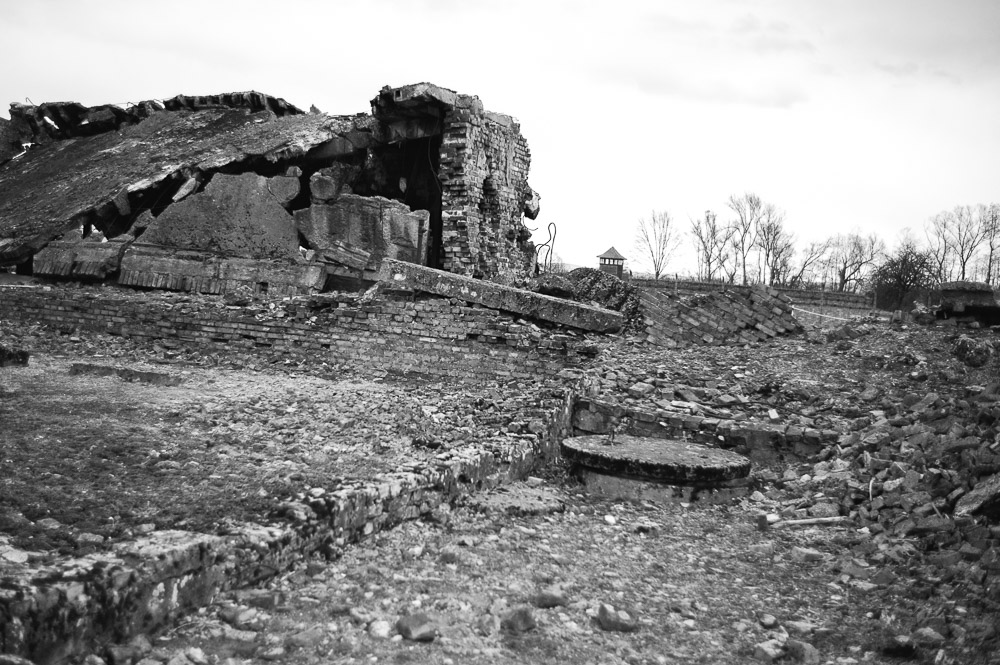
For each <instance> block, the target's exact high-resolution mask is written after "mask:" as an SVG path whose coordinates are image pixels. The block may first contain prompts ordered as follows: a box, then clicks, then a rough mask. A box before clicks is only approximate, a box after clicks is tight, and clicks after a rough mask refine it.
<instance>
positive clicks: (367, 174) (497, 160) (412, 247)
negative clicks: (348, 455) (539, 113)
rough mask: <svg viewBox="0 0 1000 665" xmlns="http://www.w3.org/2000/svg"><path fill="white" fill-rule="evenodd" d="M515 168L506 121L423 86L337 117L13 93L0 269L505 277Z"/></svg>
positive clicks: (214, 283) (215, 282)
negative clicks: (418, 270) (414, 270)
mask: <svg viewBox="0 0 1000 665" xmlns="http://www.w3.org/2000/svg"><path fill="white" fill-rule="evenodd" d="M529 165H530V152H529V150H528V145H527V142H526V141H525V139H524V137H523V136H521V133H520V129H519V126H518V124H517V122H516V121H515V120H513V119H512V118H510V117H509V116H505V115H501V114H497V113H492V112H490V111H487V110H485V109H484V108H483V105H482V103H481V102H480V101H479V99H478V98H477V97H472V96H468V95H460V94H457V93H455V92H453V91H450V90H446V89H444V88H441V87H438V86H435V85H432V84H429V83H419V84H415V85H408V86H403V87H398V88H390V87H385V88H383V89H382V90H381V91H380V92H379V94H378V95H377V96H376V97H375V98H374V99H373V100H372V101H371V114H357V115H353V116H331V115H327V114H323V113H318V112H313V113H303V112H302V111H300V110H299V109H297V108H295V107H294V106H291V105H290V104H288V103H287V102H285V101H284V100H282V99H277V98H274V97H271V96H268V95H264V94H260V93H256V92H249V93H234V94H225V95H215V96H208V97H185V96H178V97H174V98H172V99H169V100H166V101H165V102H162V103H160V102H153V101H150V102H142V103H140V104H138V105H135V106H132V107H130V108H128V109H121V108H119V107H116V106H98V107H91V108H88V107H84V106H82V105H80V104H77V103H53V104H42V105H39V106H24V105H20V104H13V105H12V106H11V120H10V121H4V120H0V268H3V267H5V266H6V267H10V266H17V267H18V271H19V272H24V273H32V274H35V275H38V276H47V277H63V278H70V279H95V280H104V281H106V282H117V283H119V284H122V285H128V286H138V287H148V288H162V289H170V290H191V291H200V292H207V293H222V292H227V291H232V290H234V289H236V288H238V287H241V286H243V287H250V288H252V289H253V290H254V291H256V292H268V293H272V294H295V293H309V292H316V291H322V290H329V289H331V288H339V287H342V286H344V285H350V286H356V285H357V284H358V283H364V282H366V281H372V280H373V279H374V276H375V273H376V271H377V270H378V267H379V264H380V262H381V260H382V259H383V258H386V257H388V258H394V259H399V260H402V261H406V262H410V263H415V264H420V265H424V266H428V267H431V268H438V269H442V270H445V271H448V272H452V273H457V274H461V275H468V276H474V277H481V278H485V279H498V280H500V281H505V280H506V279H509V278H511V277H516V276H520V275H524V274H526V273H528V272H530V271H531V270H532V268H533V262H534V259H535V253H534V246H533V245H532V243H531V242H530V235H531V234H530V231H529V230H528V229H527V228H526V227H525V226H524V221H523V220H524V216H527V217H529V218H531V219H534V218H535V216H536V215H537V214H538V211H539V203H538V201H539V199H538V195H537V194H536V193H535V192H534V191H533V190H532V189H531V187H530V186H529V185H528V169H529Z"/></svg>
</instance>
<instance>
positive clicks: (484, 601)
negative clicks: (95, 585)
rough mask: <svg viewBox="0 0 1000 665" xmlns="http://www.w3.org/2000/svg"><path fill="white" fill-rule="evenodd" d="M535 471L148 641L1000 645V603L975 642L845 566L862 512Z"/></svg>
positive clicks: (695, 649) (261, 659)
mask: <svg viewBox="0 0 1000 665" xmlns="http://www.w3.org/2000/svg"><path fill="white" fill-rule="evenodd" d="M533 485H534V486H533V487H532V486H530V485H518V486H512V487H510V488H507V489H504V490H501V491H500V493H498V494H495V495H494V496H493V497H492V498H486V499H481V500H476V501H474V502H472V503H470V504H469V505H464V506H458V507H456V508H454V509H453V510H450V511H447V512H439V513H436V514H435V515H433V516H432V518H431V519H428V520H425V521H422V522H412V523H408V524H404V525H402V526H400V527H399V528H397V529H394V530H391V531H389V532H386V533H382V534H379V535H377V536H375V537H374V538H372V539H371V540H368V541H366V542H364V543H363V544H361V545H359V546H357V547H354V548H351V549H349V550H348V551H347V552H346V554H345V555H344V556H343V557H342V558H341V559H339V560H337V561H334V562H326V561H322V560H313V561H310V562H309V563H308V564H307V565H305V566H303V567H301V568H300V569H298V570H296V571H294V572H292V573H290V574H287V575H285V576H284V577H281V578H280V579H275V580H273V581H272V582H271V583H270V584H268V585H267V586H266V587H264V588H261V589H253V590H243V591H237V592H234V593H231V594H229V595H228V596H227V597H226V598H224V599H222V600H221V601H220V602H219V603H217V604H216V605H215V606H213V607H210V608H207V609H206V610H205V611H204V612H202V613H201V614H199V615H198V616H194V617H191V618H190V620H189V621H187V622H186V623H184V624H182V625H181V626H179V627H178V628H176V629H175V630H173V631H171V633H170V634H168V635H167V636H165V637H164V638H162V639H160V640H158V641H156V642H155V643H154V644H153V645H142V644H140V645H138V647H140V648H141V649H142V651H143V653H144V654H145V656H146V657H147V658H151V659H154V660H157V661H159V662H167V661H169V662H170V663H171V664H172V665H186V663H187V662H188V661H191V662H194V663H199V662H202V663H205V662H210V663H216V662H218V663H229V664H235V663H237V662H239V663H266V662H281V663H295V664H299V663H303V664H304V663H321V662H343V663H374V662H388V663H402V662H414V663H442V664H448V663H484V664H485V663H552V664H555V663H565V662H578V663H635V664H637V663H745V662H760V661H761V660H763V661H767V660H770V658H768V657H767V656H766V653H767V650H768V649H774V650H776V653H778V654H781V655H782V656H783V657H784V658H787V659H788V660H789V662H817V663H838V664H844V665H847V664H849V663H858V662H864V663H895V662H901V661H900V660H898V659H896V658H894V657H890V656H889V655H887V654H888V653H896V652H894V651H892V649H894V648H895V647H896V646H897V636H905V637H906V638H907V640H909V636H910V635H916V637H914V638H913V644H914V646H913V649H912V651H909V652H907V653H908V654H909V656H910V657H911V658H915V659H916V660H918V661H920V662H951V663H973V662H1000V660H998V659H997V658H995V657H992V656H990V655H989V654H986V653H982V652H978V653H977V652H975V651H974V645H975V644H976V641H975V640H973V639H971V636H972V632H973V631H979V632H980V633H982V632H983V631H986V630H987V629H988V626H987V625H986V623H987V622H989V621H991V620H992V618H991V617H989V616H982V615H981V614H978V613H977V611H976V610H975V608H964V611H965V615H964V616H965V621H964V623H965V625H966V626H967V627H968V630H969V635H970V641H969V644H968V645H966V646H965V647H960V646H956V645H950V648H949V649H948V650H946V651H940V650H939V647H940V646H941V645H940V644H934V643H933V642H932V641H926V640H925V641H923V642H920V640H921V638H920V637H919V633H918V631H919V628H920V626H918V625H914V624H911V623H908V621H907V620H905V619H903V618H902V617H903V616H904V615H907V614H908V613H910V612H913V611H915V610H916V606H917V605H919V604H923V603H925V602H926V601H921V600H917V599H914V598H910V597H908V596H906V595H905V594H900V590H901V589H903V588H904V587H901V586H898V585H897V586H895V587H887V586H884V585H881V586H876V585H872V588H870V589H864V590H862V589H860V588H857V587H855V586H852V585H851V584H850V583H849V582H845V578H844V576H843V574H842V573H841V572H840V571H841V570H842V565H843V563H844V561H845V554H846V556H847V557H848V558H850V556H851V555H850V550H849V549H845V547H844V543H848V542H852V541H854V540H856V533H855V531H854V529H843V528H839V527H814V528H800V529H798V530H791V529H786V530H771V531H766V532H762V531H760V530H758V528H757V526H756V515H757V514H758V512H759V511H758V509H757V507H756V506H755V505H754V504H753V502H751V501H747V500H744V501H742V502H738V503H735V504H733V505H730V506H699V505H697V504H693V505H692V504H680V503H677V504H670V505H655V504H651V503H646V504H643V505H634V504H624V503H611V502H606V501H600V500H594V499H591V498H587V497H586V496H585V495H584V494H583V493H582V492H580V491H579V488H578V487H576V486H575V485H574V484H573V482H572V480H568V479H565V478H550V479H548V481H546V482H544V484H542V481H540V480H539V479H535V481H534V483H533ZM539 495H541V500H539ZM518 496H522V497H523V496H527V497H528V498H529V499H531V500H532V505H533V506H535V507H534V509H533V511H532V512H533V513H534V514H524V513H523V512H520V511H518V510H517V509H516V506H517V505H518V504H519V503H523V501H522V500H520V499H518ZM512 499H513V500H512ZM512 504H513V506H514V508H513V510H512V509H511V505H512ZM539 506H541V507H540V508H539ZM932 602H935V603H945V604H950V605H951V606H952V607H953V608H955V607H959V608H961V603H960V602H956V601H954V600H952V601H950V602H949V601H945V600H944V599H932ZM602 607H603V609H602ZM414 617H416V618H414ZM401 621H402V623H401ZM407 621H410V622H412V623H413V624H415V626H414V628H415V629H416V630H417V633H416V634H411V633H407V626H406V625H404V624H405V623H406V622H407ZM403 633H406V634H407V637H404V636H403ZM421 635H422V636H423V637H424V638H425V639H426V640H427V641H421V640H419V639H412V638H413V637H420V636H421ZM917 642H920V644H916V643H917ZM777 644H784V645H785V646H784V649H781V648H780V647H778V646H776V645H777ZM150 646H151V647H152V650H151V651H150V650H149V647H150ZM133 648H136V647H133ZM939 651H940V655H939ZM900 653H902V652H900ZM150 665H151V664H150Z"/></svg>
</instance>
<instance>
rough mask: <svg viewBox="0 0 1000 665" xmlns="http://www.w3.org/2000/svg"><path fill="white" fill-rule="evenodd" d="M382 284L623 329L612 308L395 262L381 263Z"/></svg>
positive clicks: (586, 326)
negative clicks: (603, 307)
mask: <svg viewBox="0 0 1000 665" xmlns="http://www.w3.org/2000/svg"><path fill="white" fill-rule="evenodd" d="M379 282H380V283H382V284H384V285H386V286H388V287H390V288H393V289H408V290H412V291H423V292H425V293H432V294H434V295H439V296H444V297H447V298H458V299H460V300H464V301H466V302H471V303H476V304H479V305H483V306H485V307H489V308H491V309H499V310H503V311H507V312H513V313H515V314H520V315H521V316H525V317H527V318H531V319H536V320H539V321H548V322H551V323H558V324H561V325H565V326H571V327H573V328H579V329H581V330H590V331H594V332H602V333H608V332H615V331H617V330H620V329H621V327H622V324H623V322H624V320H623V318H622V315H621V314H620V313H619V312H613V311H611V310H609V309H602V308H600V307H594V306H593V305H585V304H583V303H578V302H573V301H572V300H563V299H561V298H553V297H552V296H546V295H543V294H541V293H533V292H531V291H525V290H523V289H515V288H513V287H510V286H503V285H502V284H496V283H494V282H486V281H483V280H480V279H473V278H471V277H465V276H463V275H456V274H453V273H448V272H444V271H442V270H435V269H433V268H426V267H424V266H418V265H415V264H412V263H403V262H401V261H394V260H392V259H385V260H383V261H382V267H381V269H380V271H379Z"/></svg>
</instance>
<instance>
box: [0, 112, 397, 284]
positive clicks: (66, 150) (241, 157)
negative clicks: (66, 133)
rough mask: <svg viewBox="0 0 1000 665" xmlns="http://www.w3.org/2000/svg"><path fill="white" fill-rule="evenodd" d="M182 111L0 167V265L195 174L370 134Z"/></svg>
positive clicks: (287, 120)
mask: <svg viewBox="0 0 1000 665" xmlns="http://www.w3.org/2000/svg"><path fill="white" fill-rule="evenodd" d="M189 99H190V98H189ZM241 99H242V98H241ZM211 101H213V102H214V101H218V102H220V103H221V102H224V101H225V100H224V99H222V98H220V99H219V100H211ZM250 101H253V100H250ZM248 103H249V102H248ZM181 106H182V108H181V109H180V110H177V111H158V112H154V113H153V114H152V115H150V116H149V117H148V118H145V119H143V120H142V121H141V122H139V123H138V124H134V125H129V126H126V127H124V128H123V129H121V130H120V131H107V132H103V133H99V134H96V135H93V136H79V137H75V138H70V139H66V140H60V141H56V142H53V143H49V144H47V145H41V146H36V147H34V148H33V149H31V150H29V151H28V152H27V153H25V154H23V155H21V156H20V157H17V158H16V159H13V160H11V161H9V162H7V163H6V164H3V165H2V166H0V265H11V264H15V263H20V262H22V261H24V260H26V259H27V258H29V257H30V256H32V255H33V254H34V253H35V252H37V251H38V250H39V249H41V248H42V247H44V246H45V244H46V243H48V242H49V241H51V240H54V239H57V238H59V237H60V236H61V235H62V234H64V233H66V232H68V231H70V230H74V229H78V228H80V227H82V226H86V225H93V226H96V227H97V228H99V229H101V230H102V231H105V232H106V233H108V234H109V235H115V234H116V233H120V232H123V231H124V230H126V229H127V228H128V226H129V223H130V218H131V216H132V215H133V214H134V213H135V212H136V211H139V210H142V209H148V208H149V207H151V206H152V205H154V204H155V203H156V202H158V201H169V200H170V197H172V196H173V195H174V194H175V193H176V191H177V190H178V189H180V187H181V186H182V185H183V184H184V183H185V182H187V181H188V180H189V178H190V177H191V176H192V175H194V174H199V173H208V174H211V173H214V172H218V171H221V170H225V169H229V170H252V166H253V165H254V163H263V164H267V163H271V164H274V163H277V162H280V161H282V160H290V159H295V158H306V157H308V156H311V152H313V151H315V152H319V151H322V150H323V148H324V147H325V146H327V145H328V144H331V143H333V142H336V143H337V144H338V147H337V150H338V151H342V150H358V149H364V146H365V143H366V140H365V139H364V138H363V137H364V136H365V135H371V134H373V133H376V132H378V131H379V124H378V122H377V121H376V120H375V119H374V118H371V117H367V116H349V117H335V116H328V115H323V114H290V115H284V116H282V117H278V116H276V115H275V113H274V112H272V111H271V110H270V109H268V110H260V111H257V110H254V108H253V107H252V106H250V107H237V108H229V107H217V106H211V107H208V108H204V109H199V110H194V111H190V110H186V109H187V106H183V105H181ZM195 106H197V105H196V104H195Z"/></svg>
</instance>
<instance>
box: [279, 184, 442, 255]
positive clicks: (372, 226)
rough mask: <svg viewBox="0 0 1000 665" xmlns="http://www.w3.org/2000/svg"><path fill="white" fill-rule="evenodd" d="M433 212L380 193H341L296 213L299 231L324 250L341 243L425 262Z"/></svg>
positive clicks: (315, 245) (313, 245)
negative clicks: (418, 208)
mask: <svg viewBox="0 0 1000 665" xmlns="http://www.w3.org/2000/svg"><path fill="white" fill-rule="evenodd" d="M429 220H430V213H429V212H427V211H426V210H416V211H411V210H410V208H409V207H408V206H406V205H405V204H403V203H400V202H399V201H393V200H390V199H386V198H382V197H381V196H371V197H368V196H358V195H356V194H342V195H341V196H340V197H339V198H338V199H337V200H336V202H335V203H333V204H331V205H327V204H313V205H312V206H310V207H309V208H306V209H303V210H299V211H297V212H296V213H295V222H296V225H297V226H298V229H299V232H300V233H301V234H302V235H303V236H304V237H305V238H306V241H307V242H308V243H309V246H310V247H311V248H312V249H315V250H316V251H317V252H320V253H321V254H322V253H323V252H324V250H327V249H329V248H332V247H335V246H336V244H337V243H342V244H343V245H346V246H347V247H352V248H356V249H360V250H363V251H366V252H369V253H370V254H371V262H372V264H373V265H377V263H378V261H379V260H381V259H383V258H392V259H399V260H400V261H409V262H413V263H424V262H425V254H426V237H427V227H428V223H429Z"/></svg>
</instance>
